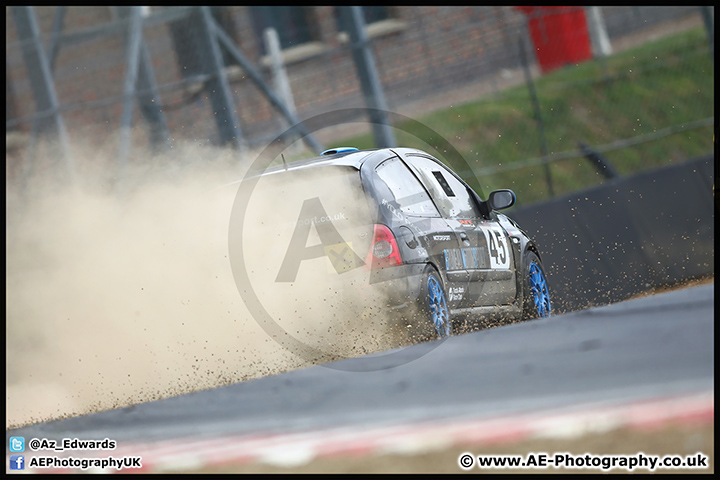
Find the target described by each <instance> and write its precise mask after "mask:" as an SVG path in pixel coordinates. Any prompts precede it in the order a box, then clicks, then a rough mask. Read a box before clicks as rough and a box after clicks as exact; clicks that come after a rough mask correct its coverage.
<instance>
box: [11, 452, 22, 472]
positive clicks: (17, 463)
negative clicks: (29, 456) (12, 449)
mask: <svg viewBox="0 0 720 480" xmlns="http://www.w3.org/2000/svg"><path fill="white" fill-rule="evenodd" d="M10 470H25V455H10Z"/></svg>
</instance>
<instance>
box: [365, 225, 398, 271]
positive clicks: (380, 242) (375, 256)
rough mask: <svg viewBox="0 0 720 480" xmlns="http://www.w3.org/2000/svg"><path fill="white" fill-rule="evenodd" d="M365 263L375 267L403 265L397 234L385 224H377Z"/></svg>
mask: <svg viewBox="0 0 720 480" xmlns="http://www.w3.org/2000/svg"><path fill="white" fill-rule="evenodd" d="M365 264H366V265H367V266H368V267H370V268H373V269H375V268H385V267H393V266H395V265H402V258H400V249H399V248H398V244H397V241H396V240H395V235H393V233H392V231H390V229H389V228H388V227H386V226H385V225H375V228H374V231H373V239H372V243H371V244H370V252H369V253H368V258H367V261H366V262H365Z"/></svg>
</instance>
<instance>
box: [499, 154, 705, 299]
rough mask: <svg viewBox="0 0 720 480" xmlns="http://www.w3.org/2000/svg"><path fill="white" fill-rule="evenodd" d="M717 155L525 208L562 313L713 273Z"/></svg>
mask: <svg viewBox="0 0 720 480" xmlns="http://www.w3.org/2000/svg"><path fill="white" fill-rule="evenodd" d="M713 160H714V155H712V154H710V155H707V156H703V157H699V158H696V159H693V160H690V161H688V162H685V163H682V164H677V165H670V166H667V167H663V168H660V169H657V170H651V171H647V172H642V173H639V174H636V175H632V176H628V177H621V178H617V179H615V180H611V181H608V182H605V183H603V184H602V185H599V186H597V187H594V188H591V189H588V190H583V191H581V192H575V193H572V194H568V195H564V196H561V197H557V198H554V199H553V200H550V201H548V202H544V203H542V204H535V205H530V206H527V207H518V208H516V209H513V210H510V211H508V216H510V217H511V218H513V219H515V220H517V221H518V222H519V223H520V225H521V226H522V227H523V228H524V229H525V230H526V231H527V232H528V233H529V234H530V235H531V236H532V237H533V238H534V239H535V241H536V242H537V244H538V247H539V249H540V252H541V254H542V259H543V263H544V264H545V267H546V270H547V276H548V282H549V284H550V288H551V294H552V298H553V304H554V305H553V306H554V308H555V311H556V312H557V313H561V312H566V311H572V310H578V309H580V308H584V307H587V306H592V305H602V304H607V303H613V302H617V301H621V300H625V299H627V298H629V297H630V296H632V295H635V294H638V293H642V292H645V291H648V290H650V289H652V288H653V287H656V286H661V285H671V284H674V283H678V282H681V281H685V280H690V279H693V278H698V277H702V276H705V275H710V274H714V272H715V265H714V260H715V255H714V253H715V245H714V244H715V229H714V200H713V181H714V162H713Z"/></svg>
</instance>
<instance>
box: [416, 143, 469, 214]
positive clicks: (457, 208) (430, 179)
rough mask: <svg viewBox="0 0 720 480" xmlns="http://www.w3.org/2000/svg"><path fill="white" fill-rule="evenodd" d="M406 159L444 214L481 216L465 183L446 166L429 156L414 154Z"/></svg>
mask: <svg viewBox="0 0 720 480" xmlns="http://www.w3.org/2000/svg"><path fill="white" fill-rule="evenodd" d="M408 160H409V163H410V165H411V166H412V167H413V168H414V169H415V171H416V172H417V173H418V176H419V177H420V179H421V180H422V182H423V184H424V185H425V187H427V189H428V191H429V192H430V194H431V195H432V197H433V199H435V203H436V204H437V206H438V208H439V209H440V210H441V211H442V213H443V215H444V216H447V217H448V218H477V217H480V216H481V214H480V211H479V210H478V207H477V205H476V204H475V201H474V200H473V198H472V197H471V196H470V192H469V191H468V189H467V187H466V186H465V184H463V183H462V182H461V181H459V180H458V179H457V178H456V177H455V175H453V174H452V172H450V171H449V170H448V169H447V167H445V166H443V165H442V164H440V163H439V162H437V161H435V160H432V159H430V158H426V157H420V156H415V155H413V156H411V157H409V158H408Z"/></svg>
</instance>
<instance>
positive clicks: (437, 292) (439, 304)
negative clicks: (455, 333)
mask: <svg viewBox="0 0 720 480" xmlns="http://www.w3.org/2000/svg"><path fill="white" fill-rule="evenodd" d="M427 288H428V295H429V298H428V304H429V307H430V315H431V317H432V320H433V323H434V324H435V330H436V331H437V333H438V335H440V337H441V338H443V337H449V336H450V315H449V312H448V307H447V301H446V300H445V292H444V291H443V288H442V285H440V282H439V281H438V279H437V277H435V275H430V276H428V279H427Z"/></svg>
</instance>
